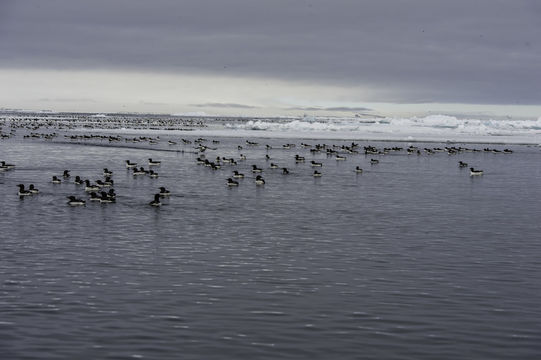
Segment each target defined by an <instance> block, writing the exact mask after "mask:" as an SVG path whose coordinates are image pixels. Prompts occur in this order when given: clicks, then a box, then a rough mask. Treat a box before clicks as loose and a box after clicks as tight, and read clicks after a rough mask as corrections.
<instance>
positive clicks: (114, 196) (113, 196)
mask: <svg viewBox="0 0 541 360" xmlns="http://www.w3.org/2000/svg"><path fill="white" fill-rule="evenodd" d="M107 194H108V195H109V197H110V198H111V199H113V200H116V193H115V189H109V192H108V193H107Z"/></svg>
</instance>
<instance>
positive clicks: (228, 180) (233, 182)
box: [227, 178, 239, 186]
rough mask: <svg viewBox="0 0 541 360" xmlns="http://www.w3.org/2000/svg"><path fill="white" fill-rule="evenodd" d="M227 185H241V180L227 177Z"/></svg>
mask: <svg viewBox="0 0 541 360" xmlns="http://www.w3.org/2000/svg"><path fill="white" fill-rule="evenodd" d="M227 186H239V182H238V181H235V180H233V179H231V178H228V179H227Z"/></svg>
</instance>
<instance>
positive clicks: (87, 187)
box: [84, 179, 100, 192]
mask: <svg viewBox="0 0 541 360" xmlns="http://www.w3.org/2000/svg"><path fill="white" fill-rule="evenodd" d="M84 182H85V191H86V192H91V191H99V190H100V187H99V186H98V185H96V184H90V180H88V179H86V180H85V181H84Z"/></svg>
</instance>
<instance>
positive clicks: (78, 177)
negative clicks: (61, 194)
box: [74, 175, 84, 185]
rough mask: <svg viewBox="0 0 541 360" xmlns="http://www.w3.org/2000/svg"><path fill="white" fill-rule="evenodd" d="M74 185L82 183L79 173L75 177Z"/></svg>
mask: <svg viewBox="0 0 541 360" xmlns="http://www.w3.org/2000/svg"><path fill="white" fill-rule="evenodd" d="M74 182H75V185H82V184H83V183H84V182H83V180H82V179H81V177H80V176H79V175H77V176H76V177H75V181H74Z"/></svg>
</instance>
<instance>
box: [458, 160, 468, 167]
mask: <svg viewBox="0 0 541 360" xmlns="http://www.w3.org/2000/svg"><path fill="white" fill-rule="evenodd" d="M458 167H461V168H463V167H468V163H465V162H462V161H459V162H458Z"/></svg>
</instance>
